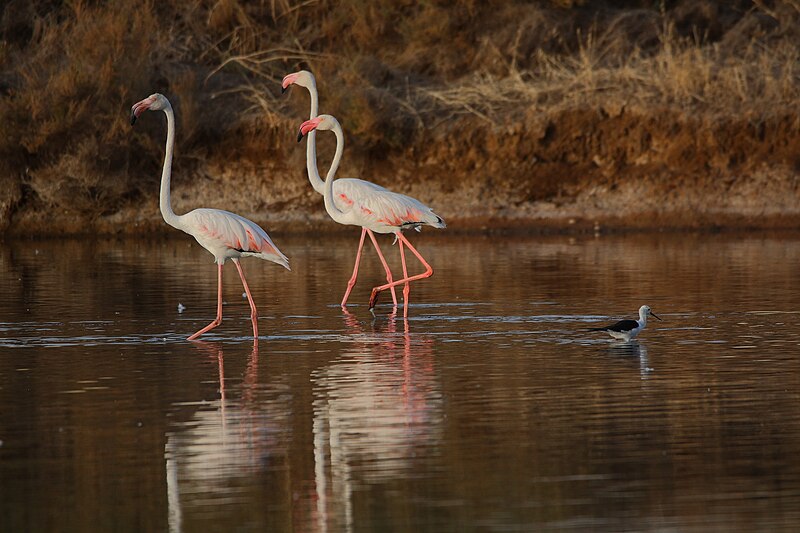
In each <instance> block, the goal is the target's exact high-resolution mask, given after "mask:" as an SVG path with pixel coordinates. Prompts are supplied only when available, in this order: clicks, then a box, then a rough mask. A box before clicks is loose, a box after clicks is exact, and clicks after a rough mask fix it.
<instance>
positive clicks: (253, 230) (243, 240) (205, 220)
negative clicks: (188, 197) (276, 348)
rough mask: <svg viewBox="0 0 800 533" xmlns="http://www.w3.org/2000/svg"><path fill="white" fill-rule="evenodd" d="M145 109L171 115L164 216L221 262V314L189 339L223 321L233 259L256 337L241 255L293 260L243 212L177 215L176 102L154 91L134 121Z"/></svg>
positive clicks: (139, 107)
mask: <svg viewBox="0 0 800 533" xmlns="http://www.w3.org/2000/svg"><path fill="white" fill-rule="evenodd" d="M144 111H163V112H164V114H165V115H166V116H167V147H166V150H165V154H164V168H163V170H162V172H161V197H160V207H161V216H163V217H164V221H165V222H166V223H167V224H169V225H170V226H172V227H173V228H175V229H179V230H181V231H183V232H184V233H188V234H189V235H191V236H192V237H194V238H195V239H196V240H197V242H198V243H199V244H200V246H202V247H203V248H205V249H206V250H208V251H209V252H210V253H211V255H213V256H214V261H215V262H216V263H217V317H216V318H215V319H214V320H212V321H211V323H210V324H208V325H207V326H206V327H204V328H202V329H200V330H199V331H197V332H196V333H194V334H193V335H191V336H190V337H189V338H188V340H190V341H191V340H194V339H196V338H197V337H199V336H200V335H202V334H203V333H206V332H207V331H209V330H211V329H214V328H215V327H217V326H219V325H220V323H221V322H222V266H223V265H224V264H225V261H226V260H228V259H230V260H231V261H233V264H234V265H236V269H237V270H238V271H239V277H240V278H241V280H242V286H243V287H244V292H245V294H246V295H247V301H248V302H249V303H250V320H251V321H252V322H253V338H254V339H257V338H258V321H257V320H258V310H257V309H256V304H255V302H254V301H253V295H252V294H251V293H250V287H249V286H248V285H247V280H246V279H245V277H244V271H243V270H242V265H240V264H239V258H240V257H248V256H253V257H258V258H260V259H265V260H267V261H272V262H273V263H278V264H279V265H282V266H283V267H285V268H286V269H287V270H291V268H289V260H288V259H287V258H286V256H285V255H283V254H282V253H281V251H280V250H278V248H277V247H276V246H275V245H274V244H273V243H272V240H271V239H270V238H269V235H267V232H266V231H264V230H263V229H261V227H260V226H259V225H258V224H256V223H255V222H252V221H250V220H248V219H246V218H244V217H242V216H239V215H236V214H234V213H231V212H229V211H223V210H221V209H206V208H201V209H195V210H193V211H190V212H188V213H186V214H185V215H176V214H175V212H174V211H173V210H172V204H171V201H170V177H171V175H172V151H173V147H174V145H175V115H174V113H173V111H172V105H170V103H169V100H167V98H166V97H165V96H164V95H162V94H158V93H156V94H151V95H150V96H148V97H147V98H145V99H144V100H142V101H140V102H137V103H135V104H134V105H133V107H131V125H133V124H134V123H135V122H136V119H137V118H139V115H141V114H142V113H143V112H144Z"/></svg>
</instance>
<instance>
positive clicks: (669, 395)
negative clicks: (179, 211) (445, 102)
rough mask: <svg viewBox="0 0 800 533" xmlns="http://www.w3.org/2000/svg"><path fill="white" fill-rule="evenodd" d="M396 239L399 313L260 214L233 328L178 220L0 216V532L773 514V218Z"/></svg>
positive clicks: (777, 480) (793, 358)
mask: <svg viewBox="0 0 800 533" xmlns="http://www.w3.org/2000/svg"><path fill="white" fill-rule="evenodd" d="M420 238H421V239H426V241H425V243H424V246H425V249H426V251H427V252H426V255H427V254H430V256H431V259H432V260H435V261H436V264H437V265H439V267H438V268H437V273H436V276H434V277H433V278H431V280H430V283H426V284H425V285H420V286H419V288H418V289H415V290H419V291H420V297H419V300H418V301H419V302H421V303H417V304H414V305H412V307H413V309H412V312H411V313H410V317H409V318H408V320H407V321H406V320H403V319H401V318H400V317H398V316H396V315H394V314H391V315H389V316H388V317H387V316H386V315H385V313H387V312H389V311H390V309H389V308H388V306H387V305H386V304H383V305H382V306H381V307H380V309H379V312H378V313H377V314H378V318H377V319H375V320H373V319H372V317H371V315H370V314H369V312H368V310H367V308H366V301H365V299H366V298H365V297H364V296H363V295H362V297H354V298H355V299H354V301H351V303H352V305H351V306H350V307H349V309H350V311H351V312H352V313H353V314H352V315H348V314H344V315H343V314H342V313H341V311H340V308H339V306H338V304H337V303H338V301H339V298H340V296H341V294H340V293H339V291H340V288H341V286H342V285H343V284H344V283H345V282H346V280H347V279H348V277H349V276H350V272H349V270H350V258H349V257H346V252H347V250H348V249H349V247H348V246H338V245H337V241H336V238H335V237H327V236H326V237H325V238H321V239H319V240H315V238H313V237H309V236H303V237H302V238H301V237H297V238H296V239H295V240H294V242H292V239H284V238H282V240H281V242H282V243H283V242H286V243H287V245H286V248H287V250H286V251H287V253H288V255H290V256H291V257H292V260H293V266H295V265H296V269H295V270H294V272H293V274H292V275H291V276H281V279H280V280H277V279H276V278H275V276H274V271H273V270H272V269H269V268H263V269H258V268H254V269H252V270H251V271H248V276H249V277H252V278H253V279H252V280H251V281H252V283H253V285H254V286H269V287H272V288H273V289H271V290H270V291H269V293H268V294H264V295H261V296H260V297H259V298H261V299H263V301H264V305H263V306H260V311H261V316H260V317H259V322H260V324H263V329H264V331H263V333H264V335H263V336H262V337H261V338H260V340H259V345H258V346H254V345H253V344H252V340H251V338H249V337H248V336H242V332H243V331H247V329H246V328H247V325H248V324H249V307H248V305H247V301H246V299H243V298H242V297H241V291H229V292H227V293H226V294H225V295H224V299H225V302H226V306H227V308H226V309H225V314H226V316H229V317H231V320H230V321H229V322H225V323H223V324H222V325H221V326H220V327H219V328H217V329H215V330H214V333H213V334H211V335H209V336H208V339H207V341H208V342H207V343H203V344H193V343H187V342H186V341H185V339H184V337H183V334H182V332H184V331H189V330H196V329H197V328H198V327H201V326H203V325H205V323H207V317H208V313H209V312H210V311H212V307H213V302H210V301H209V300H208V294H207V291H206V286H207V284H209V283H214V282H215V280H214V278H213V272H209V269H208V259H207V257H206V255H205V251H204V250H202V249H200V248H199V247H197V246H196V245H192V244H191V243H186V242H184V241H179V240H175V241H172V240H152V241H116V240H109V241H107V242H95V241H86V240H82V241H81V240H74V241H70V240H59V241H20V242H13V243H5V244H2V243H0V295H2V298H0V405H2V406H3V409H0V479H2V480H3V483H0V531H53V530H69V531H121V532H127V531H164V530H167V529H168V528H169V529H171V530H173V531H181V530H183V531H330V532H333V531H346V530H348V529H351V530H354V531H356V530H358V531H398V532H411V531H437V532H448V531H474V530H484V529H485V530H487V531H537V530H543V529H544V530H571V531H586V530H604V531H619V530H642V531H646V530H669V531H673V530H674V531H704V530H709V529H711V530H719V531H736V530H739V531H779V530H786V531H794V530H795V529H796V525H797V523H800V505H799V504H798V495H800V463H798V462H797V461H796V457H797V456H798V454H800V412H798V409H797V400H798V398H800V381H798V376H800V358H798V357H797V347H798V346H800V322H798V321H797V320H796V318H797V313H798V311H797V310H798V309H800V290H798V288H799V286H798V283H800V278H798V276H797V265H798V264H800V237H799V236H798V235H792V234H781V235H777V236H776V235H772V236H769V235H745V236H732V235H699V236H698V235H691V234H681V235H660V234H648V235H632V236H618V237H605V236H604V237H600V238H568V237H560V236H557V237H526V236H514V237H497V236H492V237H491V238H486V237H481V236H477V237H470V236H459V237H458V238H454V239H449V238H434V239H431V240H427V239H429V236H428V235H425V234H423V235H422V236H420ZM346 241H347V239H346V238H345V239H342V240H341V242H342V243H344V242H346ZM389 255H391V258H389V257H387V259H389V260H390V261H391V260H393V259H398V258H397V257H396V254H389ZM363 260H364V261H365V263H368V262H369V261H375V262H376V263H374V264H373V265H371V266H372V267H375V268H371V266H368V265H367V264H365V265H364V273H365V276H367V277H369V276H371V275H372V274H370V272H373V273H375V274H374V276H373V278H372V279H369V280H365V284H367V285H369V284H373V285H375V284H380V283H381V281H382V280H381V279H379V278H380V276H379V273H380V271H381V269H380V266H379V265H378V264H377V259H376V258H371V257H364V258H363ZM176 265H180V268H175V267H176ZM390 266H391V267H392V268H393V269H396V268H398V266H397V265H396V264H392V265H390ZM612 272H613V275H612V274H611V273H612ZM231 275H232V278H231V280H230V282H229V283H228V282H226V284H225V286H229V287H235V286H236V282H237V280H236V273H235V272H231ZM260 278H263V279H260ZM642 301H647V302H650V303H651V304H652V305H653V306H654V308H656V309H658V310H659V311H658V314H659V316H661V317H662V318H663V319H664V321H663V322H657V323H654V324H652V326H651V325H648V329H647V331H646V334H645V335H644V336H643V337H640V338H638V342H634V343H629V344H622V345H619V344H613V341H610V340H606V339H603V340H600V339H596V338H594V337H592V336H590V335H588V334H587V332H586V331H585V329H586V327H587V323H592V322H600V323H605V322H606V321H607V320H610V319H612V317H609V316H605V315H604V313H610V314H612V315H613V316H614V317H617V316H618V315H621V314H625V313H627V312H628V311H629V309H630V308H631V306H632V305H634V306H635V305H638V304H639V303H640V302H642ZM179 302H180V303H182V304H183V305H185V307H186V309H185V310H184V311H183V313H179V312H178V311H177V304H178V303H179ZM656 306H657V307H656ZM662 311H663V314H662ZM610 342H611V343H610ZM112 406H113V416H110V409H111V408H112ZM78 510H79V511H78Z"/></svg>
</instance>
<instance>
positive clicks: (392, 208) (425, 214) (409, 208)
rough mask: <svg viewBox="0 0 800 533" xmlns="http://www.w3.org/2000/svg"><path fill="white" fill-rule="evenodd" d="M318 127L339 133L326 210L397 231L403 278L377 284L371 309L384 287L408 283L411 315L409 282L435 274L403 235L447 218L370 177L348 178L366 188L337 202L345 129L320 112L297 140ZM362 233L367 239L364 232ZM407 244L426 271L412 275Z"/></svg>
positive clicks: (371, 228)
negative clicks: (376, 182) (338, 203)
mask: <svg viewBox="0 0 800 533" xmlns="http://www.w3.org/2000/svg"><path fill="white" fill-rule="evenodd" d="M314 130H333V132H334V134H335V135H336V152H335V154H334V156H333V162H332V163H331V167H330V168H329V169H328V174H327V176H326V177H325V190H324V198H325V210H326V211H327V212H328V214H329V215H330V217H331V218H332V219H333V220H335V221H336V222H338V223H339V224H346V225H353V226H361V227H362V228H364V229H365V230H366V231H368V232H370V235H371V233H372V232H375V233H393V234H394V235H395V236H396V238H397V242H398V245H399V247H400V260H401V262H402V264H403V279H400V280H397V281H389V282H388V283H387V284H385V285H380V286H378V287H375V288H373V289H372V294H371V295H370V298H369V308H370V310H371V309H372V308H374V307H375V302H376V301H377V299H378V295H379V294H380V293H381V291H384V290H386V289H391V288H392V287H395V286H397V285H402V284H405V287H404V289H403V297H404V301H405V305H404V306H403V315H404V316H408V294H409V287H408V283H409V282H411V281H416V280H418V279H423V278H428V277H430V276H432V275H433V268H431V266H430V265H429V264H428V262H427V261H425V258H423V257H422V255H421V254H420V253H419V252H418V251H417V249H416V248H414V247H413V246H412V245H411V243H410V242H408V239H406V238H405V236H404V235H403V230H405V229H410V228H414V229H419V227H420V226H422V225H426V224H427V225H429V226H433V227H435V228H444V227H445V223H444V220H442V218H441V217H439V216H438V215H437V214H436V213H434V212H433V210H432V209H431V208H430V207H428V206H426V205H425V204H423V203H422V202H420V201H418V200H416V199H414V198H411V197H410V196H406V195H403V194H398V193H394V192H392V191H389V190H387V189H384V188H383V187H380V186H378V185H375V184H373V183H370V182H368V181H361V180H348V181H357V182H360V183H362V184H364V185H361V186H360V187H362V188H361V189H360V191H361V194H360V196H359V197H358V202H356V201H355V199H353V201H352V202H345V204H346V205H347V207H345V208H344V209H342V208H340V207H339V206H337V205H336V202H335V201H334V192H333V191H334V183H338V182H339V180H336V181H334V177H335V175H336V171H337V170H338V168H339V163H340V161H341V159H342V152H343V151H344V132H343V131H342V127H341V125H339V121H338V120H336V118H334V117H333V116H331V115H319V116H318V117H316V118H312V119H311V120H307V121H305V122H303V124H302V125H301V126H300V133H299V134H298V135H297V141H298V142H299V141H301V140H302V138H303V137H304V136H305V135H307V134H308V133H310V132H312V131H314ZM351 192H352V191H351ZM361 236H362V239H361V240H362V243H363V240H364V239H363V237H364V234H363V232H362V234H361ZM373 239H374V237H373ZM404 246H406V247H408V249H409V250H411V252H412V253H413V254H414V255H415V256H416V257H417V259H419V261H420V262H421V263H422V264H423V266H424V267H425V272H423V273H422V274H417V275H415V276H409V275H408V270H407V268H406V256H405V251H404V249H403V247H404ZM360 251H361V248H360V247H359V253H360ZM358 258H359V256H356V266H358ZM348 289H349V287H348Z"/></svg>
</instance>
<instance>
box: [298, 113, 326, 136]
mask: <svg viewBox="0 0 800 533" xmlns="http://www.w3.org/2000/svg"><path fill="white" fill-rule="evenodd" d="M320 122H322V119H321V118H319V117H317V118H312V119H311V120H306V121H305V122H303V123H302V124H300V131H299V132H298V134H297V142H300V141H302V140H303V137H305V136H306V135H308V133H309V132H310V131H313V130H315V129H317V126H319V123H320Z"/></svg>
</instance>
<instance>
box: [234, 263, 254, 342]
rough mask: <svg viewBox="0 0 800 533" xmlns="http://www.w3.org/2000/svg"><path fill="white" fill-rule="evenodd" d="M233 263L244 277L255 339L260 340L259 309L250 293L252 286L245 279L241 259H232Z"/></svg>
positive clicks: (240, 275)
mask: <svg viewBox="0 0 800 533" xmlns="http://www.w3.org/2000/svg"><path fill="white" fill-rule="evenodd" d="M231 261H233V264H234V265H236V270H238V271H239V277H240V278H242V286H243V287H244V292H245V294H247V301H248V302H250V320H252V321H253V339H254V340H256V341H257V340H258V309H256V303H255V302H254V301H253V295H252V294H250V287H248V286H247V280H246V279H244V271H243V270H242V265H240V264H239V260H238V259H236V258H233V259H231Z"/></svg>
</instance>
